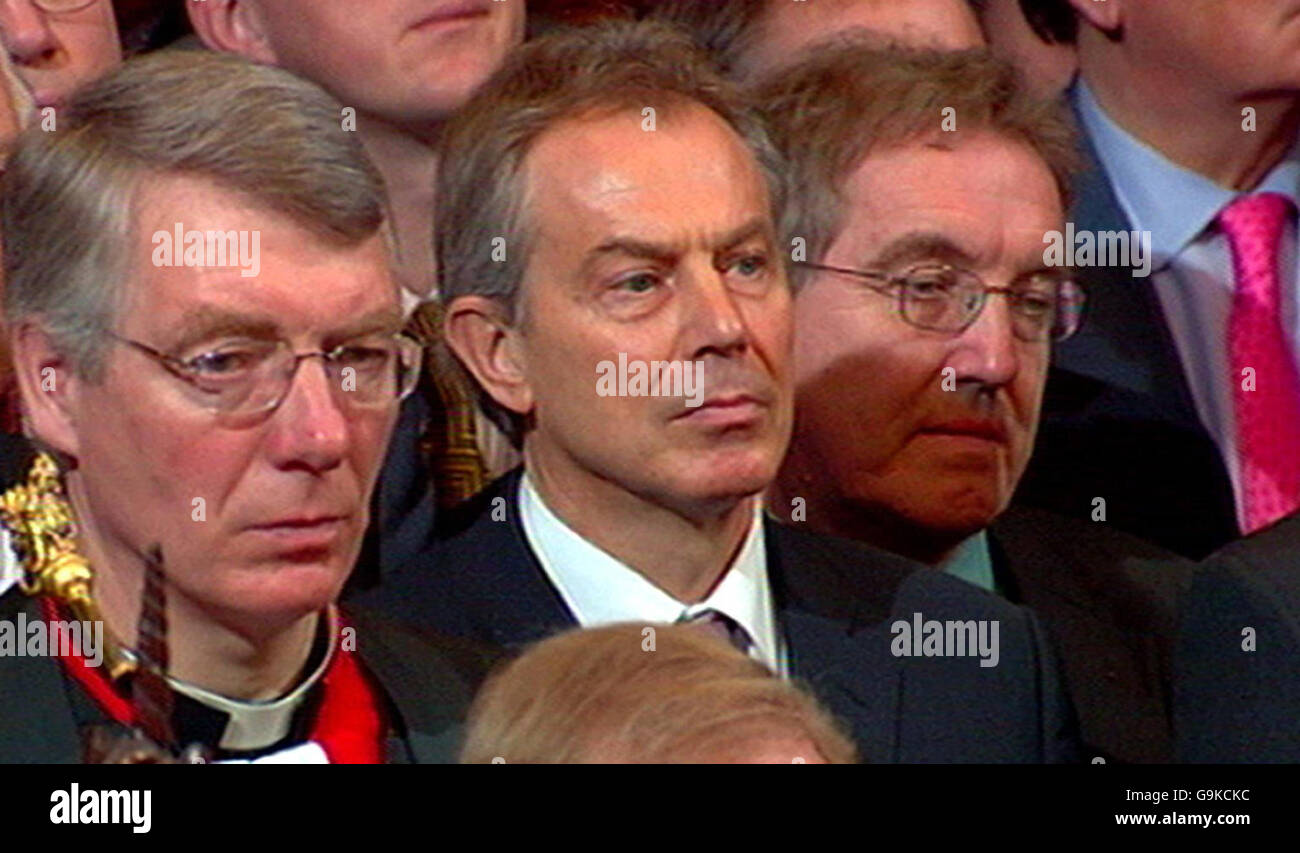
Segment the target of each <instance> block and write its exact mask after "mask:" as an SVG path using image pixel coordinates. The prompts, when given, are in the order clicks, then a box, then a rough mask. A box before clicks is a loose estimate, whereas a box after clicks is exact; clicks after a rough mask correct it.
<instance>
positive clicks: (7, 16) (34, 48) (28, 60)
mask: <svg viewBox="0 0 1300 853" xmlns="http://www.w3.org/2000/svg"><path fill="white" fill-rule="evenodd" d="M0 41H2V42H3V44H4V49H5V50H6V51H8V53H9V56H10V57H12V58H13V61H14V63H15V64H16V65H38V64H40V63H42V62H44V61H46V60H48V59H49V58H50V57H51V56H52V55H53V54H54V53H55V51H57V49H58V46H59V43H58V39H57V38H55V35H54V30H53V29H51V28H50V23H49V19H48V16H47V15H46V13H45V12H43V11H41V10H40V9H39V8H37V6H36V4H35V3H34V2H32V0H0Z"/></svg>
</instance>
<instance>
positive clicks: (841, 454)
mask: <svg viewBox="0 0 1300 853" xmlns="http://www.w3.org/2000/svg"><path fill="white" fill-rule="evenodd" d="M757 95H758V97H759V101H760V103H761V104H762V105H763V106H764V108H765V110H766V112H767V114H768V116H769V119H770V123H771V124H772V125H773V130H774V132H775V135H776V139H777V143H778V146H779V147H780V148H782V149H783V153H785V154H786V156H787V157H788V158H789V159H790V161H791V176H792V178H793V183H794V186H796V187H797V188H798V198H797V199H796V200H795V202H794V208H793V213H792V214H791V216H790V218H789V221H788V222H787V225H788V231H789V234H790V235H791V238H792V240H794V241H795V242H794V243H793V245H794V246H795V248H796V251H798V250H799V249H800V248H802V250H803V251H804V252H805V253H806V254H803V255H796V256H795V260H794V285H795V287H796V288H797V291H796V297H795V385H796V390H795V428H794V435H793V438H792V440H791V448H790V452H789V454H788V456H787V457H786V460H785V463H784V465H783V466H782V470H781V473H780V476H779V478H778V480H777V483H776V484H775V486H774V487H773V489H772V490H771V494H770V501H769V509H770V511H772V512H774V513H776V514H777V515H778V516H780V517H782V518H796V519H797V518H803V519H804V520H805V521H806V524H807V525H808V526H809V527H811V528H812V529H813V530H815V531H818V532H821V533H826V534H833V535H837V536H843V537H847V538H852V539H857V540H859V541H865V542H867V543H870V544H872V545H875V546H877V547H881V548H884V549H886V550H889V551H893V552H895V553H898V554H902V555H904V556H907V557H911V558H912V559H914V560H917V561H920V562H923V563H926V564H928V565H931V566H934V567H935V568H936V569H938V570H942V571H946V572H948V573H950V574H953V575H956V576H959V577H961V578H963V579H965V580H967V581H969V582H970V583H972V584H975V585H977V586H980V587H983V588H985V589H987V590H990V591H992V592H995V593H997V594H1000V595H1002V596H1004V597H1006V598H1009V599H1011V600H1012V601H1015V602H1017V603H1020V604H1025V605H1028V606H1029V607H1031V608H1032V609H1034V610H1035V611H1037V612H1038V613H1039V614H1040V615H1041V616H1042V617H1044V620H1045V622H1046V623H1047V626H1048V629H1049V630H1050V631H1051V632H1052V633H1053V634H1054V635H1055V638H1056V640H1057V642H1058V644H1059V649H1060V653H1061V655H1062V657H1063V662H1064V671H1065V675H1066V679H1067V684H1068V687H1069V688H1070V692H1071V694H1072V696H1073V697H1074V700H1075V703H1076V706H1077V709H1078V712H1079V715H1080V723H1081V736H1082V740H1083V742H1084V744H1085V748H1086V749H1087V750H1088V752H1087V753H1086V755H1087V756H1088V757H1091V758H1094V759H1095V758H1102V759H1104V760H1122V761H1140V762H1159V761H1165V760H1168V759H1169V757H1170V737H1169V735H1170V733H1169V725H1168V719H1169V717H1168V706H1167V696H1168V690H1167V687H1168V684H1167V682H1166V681H1164V677H1165V676H1166V675H1167V668H1166V666H1165V664H1167V662H1168V650H1169V646H1168V638H1169V636H1170V635H1171V634H1170V631H1171V626H1172V624H1173V613H1172V609H1173V602H1174V597H1175V590H1176V588H1177V585H1178V583H1179V582H1180V579H1181V572H1182V571H1184V568H1183V567H1182V566H1180V565H1179V561H1178V560H1176V559H1175V558H1172V557H1169V556H1168V555H1165V554H1163V553H1161V552H1159V551H1157V550H1156V549H1154V548H1153V547H1151V546H1148V545H1146V544H1145V543H1142V542H1139V541H1137V540H1134V539H1132V538H1129V537H1127V536H1125V535H1124V534H1121V533H1119V532H1117V531H1114V530H1111V529H1109V528H1108V527H1107V525H1106V524H1105V514H1104V511H1102V512H1099V513H1098V514H1097V515H1095V516H1094V518H1095V519H1096V521H1094V523H1092V524H1091V525H1089V524H1087V523H1084V522H1075V521H1070V520H1066V519H1063V518H1058V517H1056V516H1050V515H1047V514H1044V513H1041V512H1034V511H1030V510H1027V509H1022V508H1019V507H1016V506H1015V505H1014V504H1013V496H1014V493H1015V490H1016V485H1017V483H1018V482H1019V480H1020V477H1021V475H1022V474H1023V472H1024V470H1025V466H1026V464H1027V463H1028V461H1029V458H1030V455H1031V453H1032V452H1033V447H1034V434H1035V431H1036V430H1037V427H1038V419H1039V407H1040V404H1041V401H1042V398H1043V387H1044V383H1045V381H1046V378H1047V369H1048V364H1049V361H1050V356H1051V347H1052V343H1053V341H1057V340H1061V339H1064V338H1066V337H1068V336H1069V335H1071V334H1072V333H1073V332H1074V331H1075V330H1076V329H1077V328H1078V326H1079V324H1080V322H1081V319H1082V316H1083V302H1084V294H1083V293H1082V292H1081V290H1080V288H1079V286H1078V285H1077V284H1076V283H1075V281H1074V279H1073V277H1072V275H1071V271H1070V270H1069V269H1062V268H1053V267H1049V266H1045V263H1044V246H1045V244H1044V236H1045V235H1046V234H1048V233H1049V232H1053V231H1059V230H1060V229H1061V227H1062V224H1063V219H1064V213H1063V211H1064V209H1065V208H1064V206H1065V202H1066V195H1067V187H1068V186H1069V184H1068V177H1069V174H1070V172H1071V170H1072V169H1073V167H1074V165H1073V164H1074V155H1073V150H1074V149H1073V143H1072V131H1071V128H1070V126H1069V125H1068V124H1067V123H1066V121H1065V120H1064V119H1063V118H1062V117H1061V116H1060V115H1059V114H1058V112H1057V110H1056V108H1055V107H1054V106H1052V105H1050V104H1046V103H1040V102H1038V101H1036V100H1033V99H1032V98H1031V97H1030V96H1029V95H1027V94H1026V93H1025V92H1024V91H1022V90H1021V89H1020V88H1019V84H1018V82H1017V80H1016V78H1015V76H1014V73H1013V72H1012V70H1011V69H1010V68H1009V67H1008V66H1006V65H1003V64H1002V63H1001V62H1000V61H997V60H994V59H992V58H991V57H989V56H988V55H987V54H984V53H982V52H977V51H975V52H962V53H946V54H943V53H935V52H928V51H909V52H882V51H874V50H871V49H870V48H868V47H866V46H863V45H858V44H854V43H851V42H850V43H847V44H841V45H839V46H835V47H830V48H827V49H824V50H820V51H817V52H816V53H813V54H809V58H807V59H805V60H804V61H803V62H802V63H801V64H800V65H798V66H797V67H795V68H793V69H791V70H787V71H785V72H782V73H781V74H780V75H779V76H777V77H773V78H771V79H770V80H768V81H767V82H766V83H764V84H762V85H761V86H760V88H759V91H758V92H757ZM799 238H802V241H803V242H802V243H801V242H800V240H799ZM1079 464H1080V465H1087V464H1089V461H1088V460H1087V459H1080V460H1079ZM1099 497H1102V498H1104V496H1099ZM1103 504H1104V500H1103ZM1100 506H1101V505H1099V508H1100ZM1124 601H1128V602H1130V603H1131V602H1134V601H1136V602H1140V605H1139V606H1132V605H1131V604H1130V605H1127V606H1123V607H1120V606H1119V605H1117V604H1116V603H1117V602H1124ZM1121 612H1122V613H1123V616H1122V617H1117V616H1116V615H1115V614H1116V613H1121Z"/></svg>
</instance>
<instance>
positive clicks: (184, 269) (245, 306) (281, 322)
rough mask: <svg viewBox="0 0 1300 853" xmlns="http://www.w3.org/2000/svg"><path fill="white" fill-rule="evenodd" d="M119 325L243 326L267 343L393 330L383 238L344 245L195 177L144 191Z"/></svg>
mask: <svg viewBox="0 0 1300 853" xmlns="http://www.w3.org/2000/svg"><path fill="white" fill-rule="evenodd" d="M127 239H128V261H129V263H128V274H127V281H126V282H125V285H126V287H125V288H124V292H122V294H121V298H120V300H119V318H118V326H119V327H120V328H122V329H134V330H137V331H144V330H149V331H154V332H166V333H167V334H168V335H187V336H188V335H193V334H200V333H202V332H204V331H209V332H212V333H214V334H215V333H219V332H222V331H228V330H234V329H236V328H239V327H240V326H241V323H242V324H244V325H247V326H248V327H249V328H250V329H256V330H258V331H259V334H260V333H266V334H268V335H269V334H270V333H271V332H272V331H274V332H276V335H275V336H277V337H285V338H302V339H304V340H307V339H313V340H315V339H319V338H327V337H336V336H337V335H338V334H341V333H342V332H344V331H348V330H356V329H358V328H360V327H361V326H364V327H365V330H366V331H370V330H389V329H391V331H394V332H396V331H397V330H398V329H399V328H400V326H401V320H402V308H401V299H400V292H399V288H398V284H397V281H396V279H395V277H394V275H393V269H392V264H391V257H390V252H389V245H388V242H387V241H386V240H385V235H384V232H383V231H382V230H381V231H377V232H376V233H374V234H373V235H371V236H369V237H366V238H362V239H360V240H354V241H349V240H343V239H342V238H340V237H337V236H334V235H331V234H329V233H328V232H327V231H325V230H324V229H323V228H320V227H313V226H312V225H310V224H307V223H305V222H302V221H300V220H299V219H297V218H295V217H292V216H289V215H288V214H286V213H284V212H281V211H277V210H274V209H269V208H267V207H265V206H262V205H259V204H257V203H255V202H253V201H251V200H249V199H247V198H244V197H242V196H241V195H239V194H237V193H233V192H231V191H228V190H223V189H222V188H220V187H218V186H215V185H213V184H211V183H209V182H206V181H203V180H201V179H193V178H166V179H163V180H161V181H159V182H157V183H154V184H151V185H149V186H147V187H145V188H143V189H142V190H141V191H140V192H139V193H138V195H137V197H136V199H135V204H134V216H133V222H132V228H131V229H130V234H129V235H128V238H127Z"/></svg>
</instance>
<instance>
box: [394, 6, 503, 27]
mask: <svg viewBox="0 0 1300 853" xmlns="http://www.w3.org/2000/svg"><path fill="white" fill-rule="evenodd" d="M490 12H491V9H490V7H489V6H488V5H487V3H485V2H483V0H461V2H457V3H448V4H446V5H444V6H442V7H440V8H438V9H435V10H434V11H433V12H431V13H429V14H427V15H425V16H424V17H422V18H420V19H419V20H418V21H416V22H415V23H414V24H413V25H412V27H411V28H412V29H421V28H423V27H434V26H437V25H439V24H446V23H450V22H452V21H458V20H462V19H465V18H476V17H482V16H485V15H488V14H489V13H490Z"/></svg>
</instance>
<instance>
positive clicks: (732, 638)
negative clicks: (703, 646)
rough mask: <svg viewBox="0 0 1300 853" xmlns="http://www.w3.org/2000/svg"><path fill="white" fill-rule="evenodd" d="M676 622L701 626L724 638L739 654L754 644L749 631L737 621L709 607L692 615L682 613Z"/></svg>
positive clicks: (747, 651)
mask: <svg viewBox="0 0 1300 853" xmlns="http://www.w3.org/2000/svg"><path fill="white" fill-rule="evenodd" d="M677 622H678V624H686V625H693V626H696V627H699V628H703V629H704V630H706V631H708V632H709V633H710V634H713V635H714V636H715V637H717V638H719V639H721V640H726V641H727V642H728V643H730V644H731V645H732V646H734V647H735V648H736V649H737V650H739V651H740V652H741V654H746V655H747V654H749V651H750V649H752V648H753V646H754V641H753V639H752V638H751V637H750V636H749V632H748V631H746V630H745V629H744V627H742V626H741V624H740V623H739V622H737V621H736V620H735V619H732V618H731V617H730V616H728V615H727V614H725V613H722V612H720V611H717V610H714V609H713V608H709V609H708V610H704V611H701V612H699V613H697V614H695V615H694V616H690V617H687V616H685V615H683V616H682V617H681V618H680V619H678V620H677Z"/></svg>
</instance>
